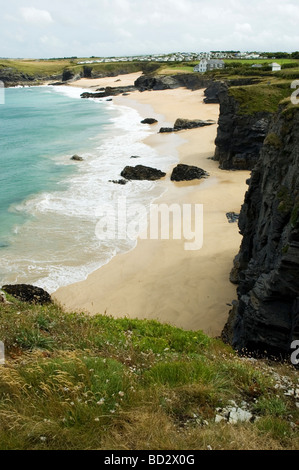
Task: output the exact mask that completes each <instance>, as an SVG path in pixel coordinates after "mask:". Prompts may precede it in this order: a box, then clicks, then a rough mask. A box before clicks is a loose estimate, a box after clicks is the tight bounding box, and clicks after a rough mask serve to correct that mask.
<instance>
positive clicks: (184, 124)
mask: <svg viewBox="0 0 299 470" xmlns="http://www.w3.org/2000/svg"><path fill="white" fill-rule="evenodd" d="M213 124H216V121H213V120H212V119H208V120H206V121H203V120H201V119H192V120H191V119H181V118H179V119H177V120H176V121H175V123H174V130H175V131H181V130H184V129H195V128H197V127H204V126H211V125H213Z"/></svg>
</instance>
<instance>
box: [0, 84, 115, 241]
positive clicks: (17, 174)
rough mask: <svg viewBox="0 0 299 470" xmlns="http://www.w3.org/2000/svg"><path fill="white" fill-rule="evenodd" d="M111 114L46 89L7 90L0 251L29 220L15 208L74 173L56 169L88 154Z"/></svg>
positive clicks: (0, 125) (1, 130) (1, 124)
mask: <svg viewBox="0 0 299 470" xmlns="http://www.w3.org/2000/svg"><path fill="white" fill-rule="evenodd" d="M111 115H112V116H113V112H112V111H111V110H108V109H107V108H106V107H104V106H101V107H99V106H98V105H97V104H96V103H94V102H93V103H90V102H89V103H87V102H84V100H75V99H74V98H72V97H67V96H65V95H63V94H61V93H55V92H53V91H50V90H49V89H47V88H45V87H38V88H29V87H28V88H15V89H13V88H10V89H7V90H6V91H5V105H4V106H1V107H0V148H1V155H0V159H1V173H0V220H1V225H0V246H3V245H5V244H7V243H9V235H10V233H11V232H12V230H13V228H14V226H15V225H16V224H19V223H23V222H24V220H25V219H26V214H25V213H22V212H20V211H16V207H15V206H16V205H17V204H19V203H21V202H22V201H23V200H24V199H25V198H28V197H29V196H30V195H34V194H37V193H39V192H41V191H45V190H46V191H51V190H52V191H54V190H55V189H57V183H59V182H61V181H63V180H64V178H65V177H66V176H67V175H70V174H71V173H73V172H74V171H75V167H74V165H58V164H57V159H58V158H59V157H63V156H64V155H67V154H72V153H78V152H79V153H80V152H81V151H84V150H85V151H86V149H88V146H89V147H90V146H91V145H90V143H89V139H90V138H92V137H93V136H95V135H97V134H99V131H100V129H102V130H103V128H104V127H105V125H107V123H108V122H109V118H110V117H111ZM55 159H56V160H55ZM62 188H63V186H61V187H60V189H62ZM27 217H28V215H27Z"/></svg>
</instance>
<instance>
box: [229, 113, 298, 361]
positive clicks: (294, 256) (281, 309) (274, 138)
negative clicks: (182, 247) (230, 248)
mask: <svg viewBox="0 0 299 470" xmlns="http://www.w3.org/2000/svg"><path fill="white" fill-rule="evenodd" d="M298 129H299V109H298V108H291V109H289V110H287V111H286V110H285V111H283V110H280V112H278V113H277V114H276V115H275V116H274V117H273V120H272V124H271V126H270V130H269V133H268V135H267V137H266V139H265V142H264V145H263V147H262V150H261V153H260V157H259V159H258V163H257V165H256V166H255V168H254V170H253V172H252V176H251V179H250V180H249V189H248V191H247V193H246V196H245V202H244V205H243V206H242V210H241V215H240V219H239V228H240V231H241V234H242V235H243V241H242V244H241V247H240V252H239V254H238V255H237V257H236V259H235V266H234V269H233V271H232V273H231V280H232V281H233V282H236V283H238V284H239V286H238V302H236V303H235V305H234V307H233V310H232V311H231V314H230V319H229V321H228V324H227V325H226V327H225V329H224V332H223V338H224V339H226V340H229V341H230V342H231V344H232V345H233V346H234V347H235V348H236V349H238V350H242V349H243V348H246V349H247V350H249V351H259V352H264V351H267V352H268V353H270V354H277V353H279V354H281V353H282V354H284V353H286V354H287V353H289V350H290V344H291V342H292V341H293V340H295V339H299V171H298V170H299V133H298Z"/></svg>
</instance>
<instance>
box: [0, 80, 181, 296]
mask: <svg viewBox="0 0 299 470" xmlns="http://www.w3.org/2000/svg"><path fill="white" fill-rule="evenodd" d="M84 91H86V90H84V89H81V88H76V87H70V86H39V87H15V88H7V89H5V103H4V104H1V105H0V164H1V166H0V286H1V285H4V284H15V283H27V284H33V285H36V286H39V287H42V288H44V289H45V290H47V291H48V292H49V293H53V292H54V291H55V290H57V289H58V288H59V287H61V286H66V285H69V284H72V283H74V282H77V281H81V280H84V279H86V277H87V276H88V275H89V274H90V273H91V272H93V271H94V270H96V269H98V268H100V267H101V266H103V265H104V264H106V263H108V262H109V260H111V258H112V257H114V256H116V255H117V254H118V253H122V252H126V251H129V250H131V249H133V248H134V246H135V245H136V239H135V240H134V239H133V238H132V236H131V237H130V238H126V239H124V238H121V237H117V236H116V237H114V238H113V237H110V238H109V239H108V238H107V239H103V237H102V238H101V239H99V237H98V233H97V229H96V227H97V224H98V222H99V220H100V219H99V217H100V215H103V208H105V207H111V206H113V205H114V206H113V207H116V206H117V204H118V201H120V200H122V201H124V200H125V201H126V202H127V204H134V203H138V204H141V205H143V206H144V207H146V208H149V207H150V204H151V203H152V202H153V201H154V200H155V199H156V198H158V197H159V196H160V195H161V194H162V193H163V192H164V191H165V185H163V184H162V182H161V181H158V182H152V181H131V182H129V183H128V184H126V185H119V184H115V183H113V182H111V180H119V179H120V178H121V177H120V173H121V171H122V169H123V168H124V167H125V166H126V165H132V166H135V165H136V164H143V165H147V166H153V167H155V168H159V169H160V170H162V171H167V170H168V169H169V168H170V167H171V165H173V164H174V163H175V162H176V161H177V155H176V153H175V151H171V152H169V153H167V152H166V153H164V154H163V155H161V153H158V152H157V150H155V149H154V148H153V147H151V146H149V145H147V144H146V143H144V139H145V138H146V137H149V136H150V135H151V134H152V133H153V132H157V130H155V131H153V130H152V127H151V126H149V125H144V124H141V122H140V121H141V120H142V117H141V116H140V114H139V112H138V111H137V110H136V109H133V108H132V107H127V106H120V105H115V104H114V103H113V101H109V100H107V99H106V98H105V99H82V98H81V97H80V95H81V93H83V92H84ZM74 154H77V155H79V156H80V157H82V158H83V161H80V162H76V161H73V160H71V157H72V156H73V155H74ZM131 157H138V159H137V158H134V159H132V158H131ZM116 217H117V212H116ZM132 217H138V214H137V215H136V214H135V215H134V216H132ZM116 222H117V221H116ZM135 222H136V221H135ZM137 222H138V221H137Z"/></svg>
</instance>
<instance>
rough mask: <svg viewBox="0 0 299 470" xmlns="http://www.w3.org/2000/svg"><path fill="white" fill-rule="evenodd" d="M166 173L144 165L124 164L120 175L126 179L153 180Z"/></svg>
mask: <svg viewBox="0 0 299 470" xmlns="http://www.w3.org/2000/svg"><path fill="white" fill-rule="evenodd" d="M165 175H166V173H164V172H163V171H160V170H157V169H156V168H151V167H148V166H144V165H137V166H135V167H133V166H126V167H125V168H124V169H123V171H122V172H121V176H122V177H123V178H126V179H128V180H149V181H155V180H159V179H160V178H163V177H164V176H165Z"/></svg>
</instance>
